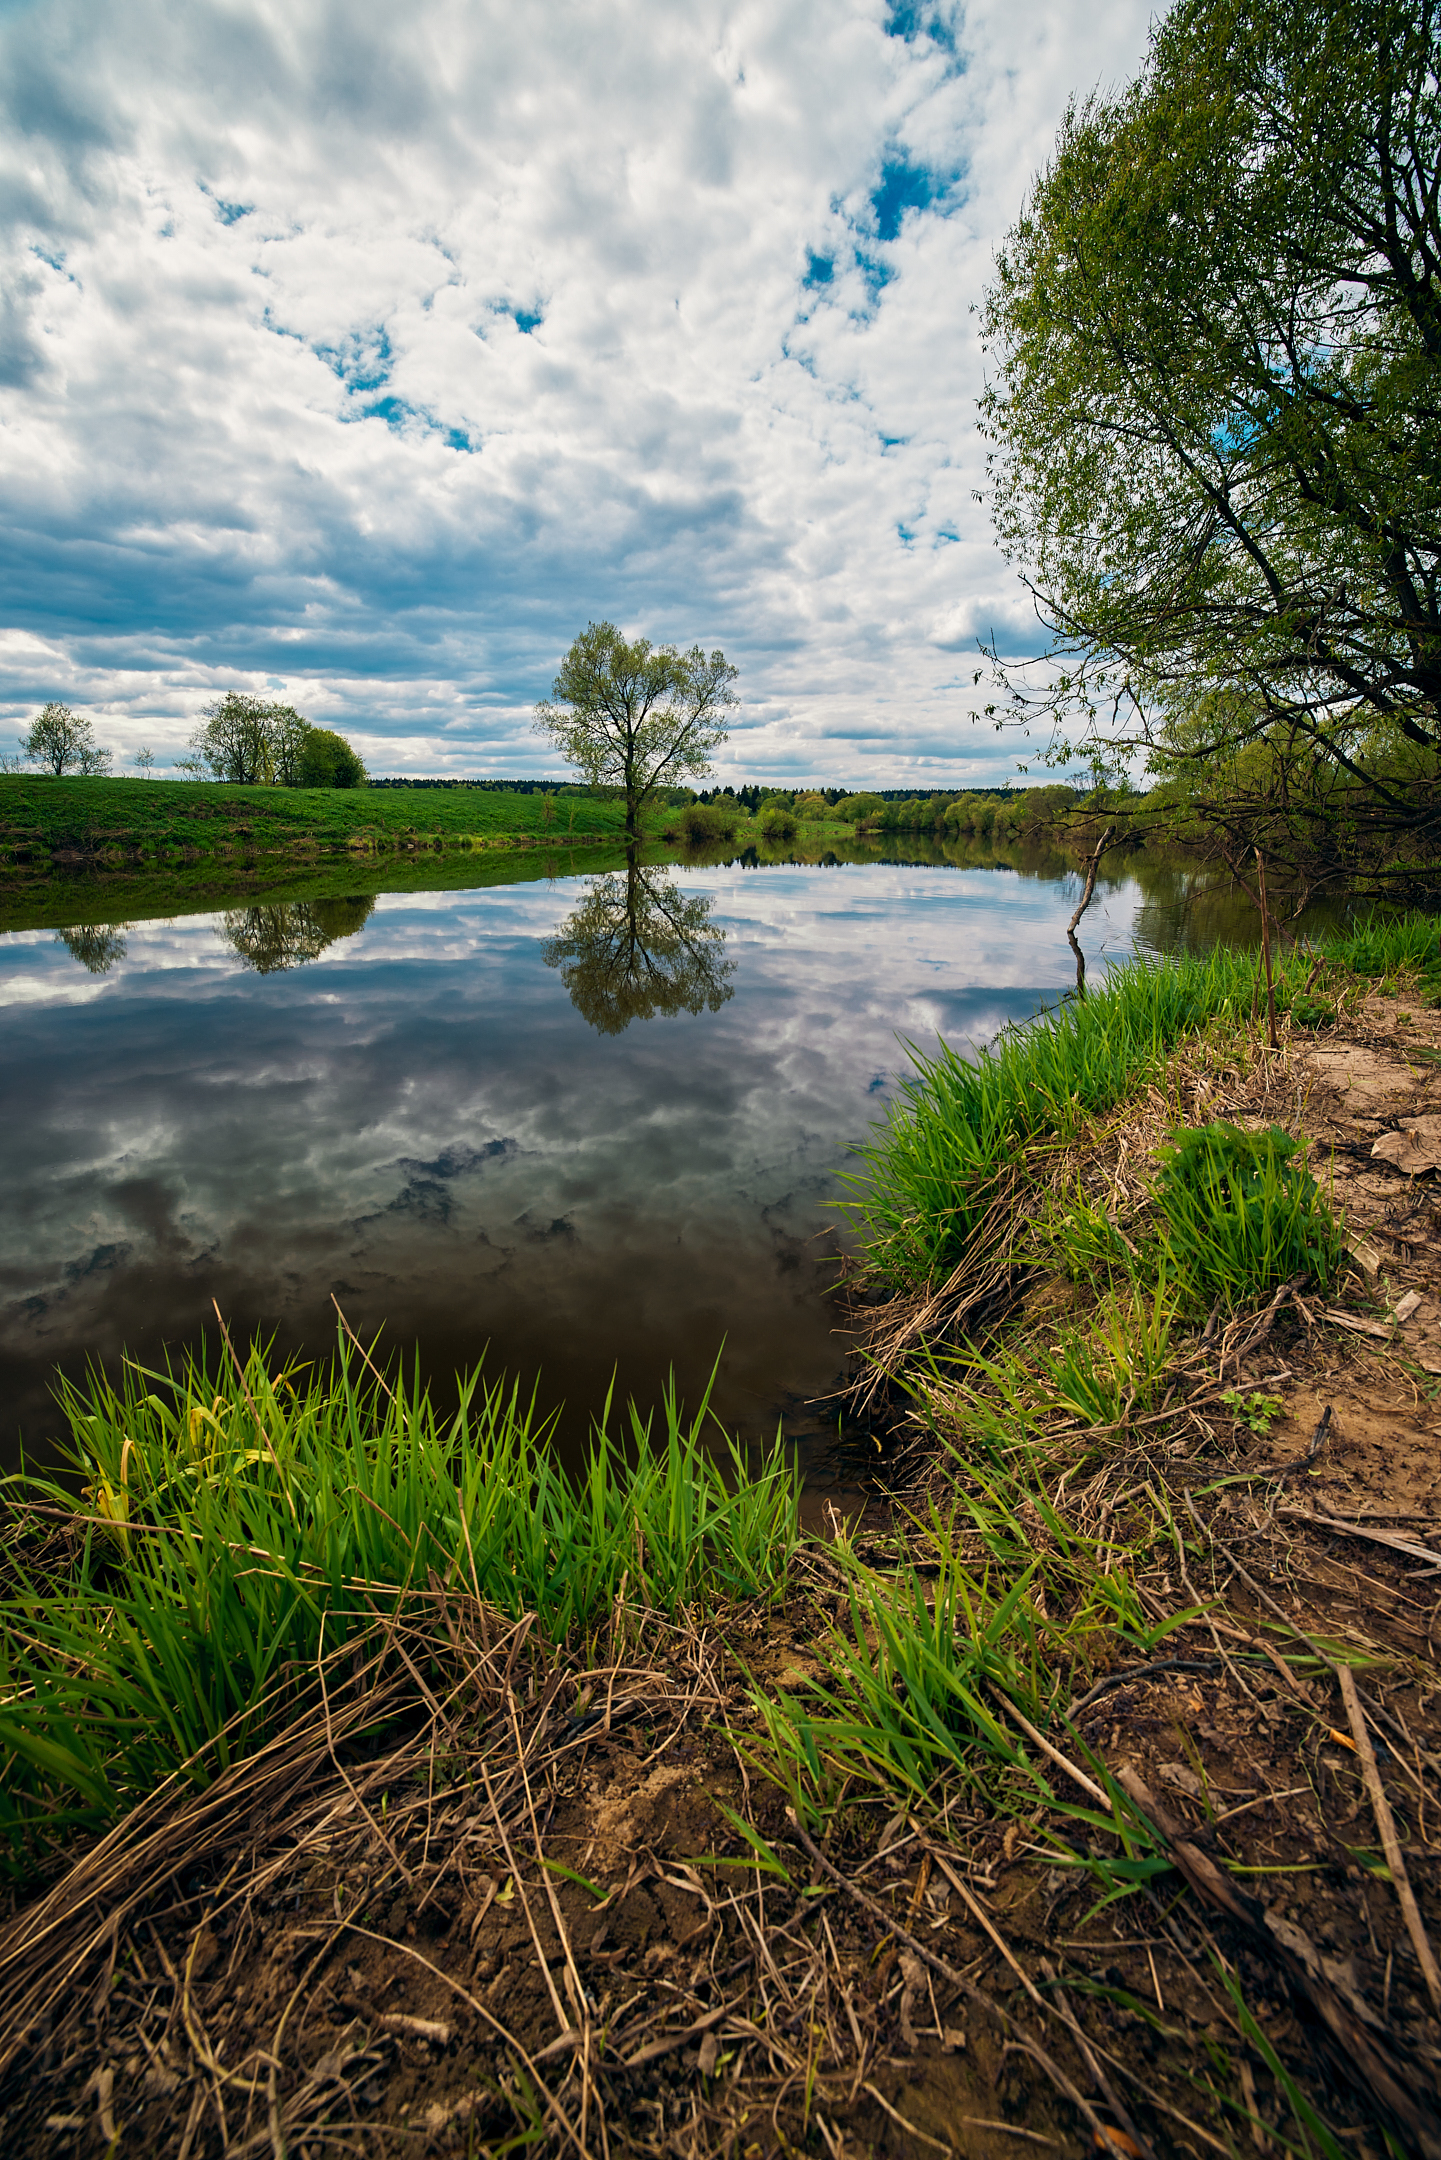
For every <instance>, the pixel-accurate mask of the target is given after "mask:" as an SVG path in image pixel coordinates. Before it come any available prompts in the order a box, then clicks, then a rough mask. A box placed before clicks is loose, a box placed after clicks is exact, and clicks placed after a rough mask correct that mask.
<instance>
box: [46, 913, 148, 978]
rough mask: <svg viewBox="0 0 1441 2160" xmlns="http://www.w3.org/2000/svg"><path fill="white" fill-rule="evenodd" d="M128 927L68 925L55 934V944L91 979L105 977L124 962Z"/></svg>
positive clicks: (109, 924)
mask: <svg viewBox="0 0 1441 2160" xmlns="http://www.w3.org/2000/svg"><path fill="white" fill-rule="evenodd" d="M129 928H130V925H129V923H72V924H71V926H70V928H69V929H68V930H57V931H56V933H55V942H56V944H57V945H63V946H64V947H65V950H66V951H67V952H68V953H69V954H70V956H71V958H72V959H75V960H78V961H79V962H80V965H81V966H82V967H83V968H84V969H85V970H86V972H87V973H88V974H91V975H108V974H109V973H110V970H111V969H112V968H113V967H114V966H115V964H116V962H117V961H119V960H123V959H124V958H125V951H126V946H125V933H126V931H127V930H128V929H129Z"/></svg>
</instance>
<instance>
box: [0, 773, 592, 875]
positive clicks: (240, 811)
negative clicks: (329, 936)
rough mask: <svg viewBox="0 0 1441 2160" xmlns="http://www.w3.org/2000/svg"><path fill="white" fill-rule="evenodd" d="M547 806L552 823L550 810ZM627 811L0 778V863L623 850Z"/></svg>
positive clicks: (503, 798) (451, 798)
mask: <svg viewBox="0 0 1441 2160" xmlns="http://www.w3.org/2000/svg"><path fill="white" fill-rule="evenodd" d="M548 802H549V815H547V803H548ZM624 829H625V810H624V806H623V805H622V804H620V803H616V802H604V801H600V800H597V799H594V798H592V797H589V796H586V795H559V794H558V795H555V796H554V797H551V798H546V797H544V796H542V795H539V794H536V795H520V794H514V795H513V794H509V793H507V792H505V791H504V790H501V789H491V788H278V787H231V786H228V785H225V784H223V783H221V782H218V781H173V780H81V779H65V780H54V779H47V778H43V777H40V776H37V775H34V774H18V775H17V774H5V775H0V863H4V862H6V861H9V862H12V863H14V862H20V861H29V862H30V863H32V864H34V865H36V866H37V867H40V866H43V864H44V863H45V862H47V861H48V859H49V858H50V857H51V856H52V855H55V854H57V853H76V854H80V855H82V856H84V857H86V858H93V859H96V860H98V861H100V862H104V861H106V860H107V859H114V860H117V861H119V860H124V859H126V858H127V857H134V856H136V855H139V856H141V857H142V858H143V857H145V856H151V857H155V858H158V859H164V858H165V857H166V856H167V855H172V854H177V853H183V852H185V851H198V852H199V853H201V854H204V855H216V854H229V855H251V854H254V855H261V854H276V853H302V852H314V851H319V852H320V853H325V852H328V851H332V850H335V849H356V850H359V851H361V852H369V851H371V850H379V851H389V850H392V849H396V848H408V849H416V848H430V849H432V850H433V849H435V848H442V849H443V848H447V847H461V846H464V845H465V844H466V843H467V842H468V843H470V844H471V845H474V844H476V843H477V842H482V843H486V844H490V845H494V844H496V843H505V842H510V843H512V844H513V843H515V842H523V843H525V844H534V843H538V842H542V841H547V842H560V843H563V842H564V841H565V840H566V838H567V837H572V838H582V839H591V838H596V837H601V836H603V837H605V838H608V839H618V838H620V837H621V836H622V835H623V833H624Z"/></svg>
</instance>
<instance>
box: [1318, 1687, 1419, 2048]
mask: <svg viewBox="0 0 1441 2160" xmlns="http://www.w3.org/2000/svg"><path fill="white" fill-rule="evenodd" d="M1336 1678H1337V1679H1338V1680H1339V1681H1340V1683H1341V1700H1342V1702H1344V1703H1345V1705H1346V1717H1347V1720H1348V1722H1349V1724H1350V1727H1351V1737H1352V1739H1353V1740H1354V1741H1355V1743H1356V1753H1357V1754H1358V1755H1359V1756H1360V1758H1361V1770H1362V1774H1363V1776H1364V1777H1365V1780H1366V1790H1367V1792H1368V1794H1369V1795H1370V1799H1371V1812H1372V1814H1373V1815H1374V1816H1375V1818H1376V1827H1377V1829H1378V1830H1379V1831H1380V1833H1381V1843H1382V1845H1383V1846H1384V1847H1385V1849H1386V1865H1387V1867H1388V1868H1390V1870H1391V1881H1392V1885H1393V1886H1394V1888H1395V1891H1396V1902H1397V1904H1398V1905H1399V1906H1400V1908H1401V1917H1402V1919H1403V1920H1404V1921H1405V1923H1406V1933H1407V1934H1408V1935H1409V1936H1410V1938H1411V1947H1412V1949H1413V1950H1414V1951H1415V1953H1416V1962H1417V1964H1418V1965H1419V1966H1420V1967H1421V1974H1422V1978H1423V1979H1424V1980H1425V1982H1426V1992H1427V1994H1428V1995H1429V1996H1430V1997H1431V2008H1432V2010H1433V2011H1434V2012H1435V2014H1436V2016H1437V2017H1438V2018H1441V1972H1438V1971H1437V1970H1436V1960H1435V1958H1434V1956H1433V1955H1432V1952H1431V1944H1430V1941H1429V1939H1428V1937H1427V1934H1426V1930H1425V1927H1424V1926H1423V1925H1422V1921H1421V1913H1420V1909H1419V1908H1418V1906H1417V1903H1416V1895H1415V1892H1414V1891H1413V1890H1412V1888H1411V1878H1410V1876H1409V1875H1408V1874H1407V1873H1406V1862H1405V1860H1404V1859H1403V1858H1402V1856H1401V1841H1400V1839H1399V1838H1398V1837H1397V1835H1396V1823H1395V1819H1394V1818H1393V1816H1392V1813H1391V1803H1390V1801H1389V1800H1388V1799H1387V1798H1386V1788H1385V1786H1384V1785H1383V1784H1382V1783H1381V1773H1380V1771H1379V1770H1378V1769H1377V1767H1376V1750H1375V1749H1374V1748H1373V1747H1372V1745H1371V1734H1370V1730H1369V1728H1368V1727H1367V1724H1366V1719H1365V1716H1364V1714H1363V1712H1362V1709H1361V1704H1360V1702H1359V1700H1358V1699H1357V1695H1356V1677H1355V1674H1354V1673H1353V1672H1352V1670H1351V1668H1350V1666H1349V1665H1338V1666H1337V1667H1336Z"/></svg>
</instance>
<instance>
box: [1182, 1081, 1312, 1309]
mask: <svg viewBox="0 0 1441 2160" xmlns="http://www.w3.org/2000/svg"><path fill="white" fill-rule="evenodd" d="M1300 1150H1301V1143H1300V1142H1299V1141H1298V1140H1294V1139H1292V1138H1291V1136H1290V1135H1289V1134H1287V1133H1284V1132H1282V1131H1281V1130H1280V1129H1279V1128H1278V1127H1277V1126H1274V1125H1273V1126H1270V1127H1269V1128H1268V1129H1267V1130H1266V1131H1265V1132H1259V1133H1256V1132H1243V1131H1242V1130H1241V1128H1240V1127H1239V1126H1236V1125H1227V1124H1223V1123H1219V1122H1218V1123H1216V1124H1213V1125H1201V1126H1196V1127H1193V1128H1191V1129H1190V1130H1188V1131H1184V1132H1178V1133H1175V1134H1173V1135H1172V1139H1171V1144H1170V1146H1169V1147H1166V1148H1163V1149H1162V1150H1161V1174H1160V1176H1159V1178H1158V1179H1157V1181H1156V1202H1157V1206H1158V1208H1159V1211H1160V1214H1161V1217H1162V1221H1163V1223H1164V1226H1165V1227H1164V1229H1163V1230H1162V1233H1161V1244H1162V1248H1163V1250H1164V1252H1165V1253H1166V1256H1167V1259H1168V1261H1169V1263H1170V1265H1171V1268H1172V1271H1173V1273H1174V1276H1175V1279H1176V1282H1177V1284H1178V1286H1179V1287H1180V1288H1181V1289H1182V1290H1183V1291H1184V1292H1186V1293H1187V1294H1189V1296H1190V1298H1191V1301H1192V1302H1193V1303H1194V1304H1210V1303H1212V1302H1213V1301H1214V1300H1216V1299H1218V1298H1219V1299H1220V1300H1221V1302H1222V1303H1223V1304H1225V1305H1227V1306H1229V1307H1235V1306H1237V1305H1242V1304H1245V1303H1247V1302H1248V1301H1249V1300H1250V1299H1252V1298H1257V1297H1261V1296H1264V1295H1265V1294H1266V1293H1267V1292H1268V1291H1270V1290H1274V1289H1275V1288H1276V1287H1277V1286H1278V1285H1279V1284H1281V1283H1283V1282H1285V1281H1287V1280H1288V1279H1289V1278H1290V1277H1292V1276H1295V1275H1309V1276H1311V1277H1312V1278H1313V1279H1314V1280H1315V1281H1316V1282H1317V1283H1319V1284H1320V1285H1322V1286H1323V1287H1324V1286H1325V1285H1326V1284H1327V1283H1329V1282H1330V1280H1331V1278H1332V1276H1333V1275H1334V1274H1335V1271H1336V1268H1337V1266H1338V1264H1339V1262H1340V1259H1341V1251H1342V1242H1343V1241H1342V1233H1341V1229H1340V1225H1339V1224H1338V1223H1337V1221H1336V1219H1335V1218H1334V1216H1333V1215H1332V1213H1331V1210H1330V1209H1329V1207H1328V1206H1327V1205H1326V1202H1325V1201H1324V1199H1323V1198H1322V1196H1321V1193H1320V1191H1319V1189H1318V1187H1317V1184H1316V1180H1315V1179H1314V1178H1313V1177H1312V1175H1311V1173H1310V1171H1309V1170H1308V1169H1307V1168H1306V1165H1305V1163H1304V1162H1303V1161H1300V1160H1298V1157H1299V1155H1300Z"/></svg>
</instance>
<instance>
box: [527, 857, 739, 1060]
mask: <svg viewBox="0 0 1441 2160" xmlns="http://www.w3.org/2000/svg"><path fill="white" fill-rule="evenodd" d="M710 911H711V903H710V901H709V900H708V899H706V898H705V897H704V896H703V895H702V894H699V893H696V894H693V895H687V894H685V893H683V892H682V891H681V889H680V887H679V886H678V885H677V884H676V882H675V879H674V878H673V877H672V876H671V875H670V873H669V872H668V871H666V870H655V869H650V870H647V869H642V867H641V865H640V863H639V862H638V861H637V860H636V857H635V854H634V852H633V851H632V852H631V853H630V854H629V855H628V857H627V859H626V867H625V871H624V874H621V873H620V872H617V871H611V872H608V873H607V875H606V876H605V877H598V878H592V879H591V881H590V885H589V887H588V889H587V892H586V896H585V898H584V899H583V900H582V901H581V903H580V906H579V907H578V908H576V909H574V910H573V911H572V913H571V914H569V915H568V916H567V917H566V919H565V921H564V922H563V923H562V925H561V927H560V930H559V932H558V934H557V935H556V936H555V937H553V938H551V939H549V940H548V942H547V943H546V946H545V948H544V955H543V957H544V959H545V964H546V966H547V967H553V968H559V970H560V979H561V981H562V982H563V983H564V984H565V987H566V989H567V990H568V991H569V992H570V1000H571V1003H572V1004H573V1005H574V1007H575V1009H576V1011H577V1012H578V1013H579V1014H580V1015H581V1018H582V1019H584V1020H587V1021H589V1023H590V1025H591V1026H592V1027H593V1028H596V1029H598V1030H599V1032H600V1033H601V1034H602V1035H619V1034H620V1033H621V1031H622V1029H624V1028H628V1027H629V1026H630V1023H631V1021H632V1020H653V1019H655V1018H656V1016H657V1015H658V1014H666V1013H680V1012H688V1013H698V1012H716V1011H718V1010H719V1008H720V1007H721V1006H722V1005H724V1003H725V1001H726V999H727V998H729V997H733V996H734V995H735V992H734V991H733V990H732V988H731V985H730V977H731V976H732V975H733V974H734V973H735V962H734V960H727V959H726V958H725V957H724V954H723V952H722V947H723V946H724V944H725V932H724V930H722V929H721V928H720V927H719V926H718V925H717V924H716V923H713V922H712V921H711V919H710Z"/></svg>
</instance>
